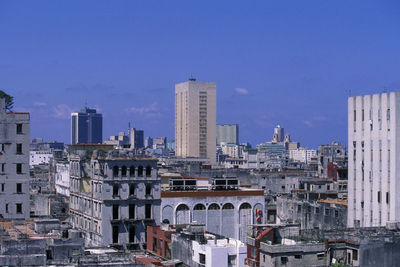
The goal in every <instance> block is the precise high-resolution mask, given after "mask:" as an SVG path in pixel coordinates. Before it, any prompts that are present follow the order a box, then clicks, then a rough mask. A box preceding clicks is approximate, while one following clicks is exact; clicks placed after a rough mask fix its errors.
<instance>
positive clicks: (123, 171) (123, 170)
mask: <svg viewBox="0 0 400 267" xmlns="http://www.w3.org/2000/svg"><path fill="white" fill-rule="evenodd" d="M126 171H127V169H126V166H122V168H121V176H126Z"/></svg>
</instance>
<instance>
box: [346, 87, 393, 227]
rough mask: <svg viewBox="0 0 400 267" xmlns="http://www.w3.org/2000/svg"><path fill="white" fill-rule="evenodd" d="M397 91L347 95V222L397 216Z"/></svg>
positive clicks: (364, 223)
mask: <svg viewBox="0 0 400 267" xmlns="http://www.w3.org/2000/svg"><path fill="white" fill-rule="evenodd" d="M399 129H400V93H399V92H392V93H383V94H375V95H365V96H356V97H349V99H348V144H349V153H348V158H349V160H348V177H349V180H348V203H349V206H348V221H347V222H348V226H349V227H356V226H361V227H371V226H384V225H386V223H387V222H388V221H399V220H400V195H399V192H400V182H399V181H400V177H399V175H400V162H399V159H400V157H399V156H398V154H399V152H400V133H399V132H398V131H399Z"/></svg>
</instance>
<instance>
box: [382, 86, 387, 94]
mask: <svg viewBox="0 0 400 267" xmlns="http://www.w3.org/2000/svg"><path fill="white" fill-rule="evenodd" d="M382 93H384V94H386V93H387V88H386V86H384V87H383V92H382Z"/></svg>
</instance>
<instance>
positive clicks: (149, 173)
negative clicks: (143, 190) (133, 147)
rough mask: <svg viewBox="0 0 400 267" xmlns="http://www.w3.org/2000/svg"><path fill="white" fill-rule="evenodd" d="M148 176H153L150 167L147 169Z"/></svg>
mask: <svg viewBox="0 0 400 267" xmlns="http://www.w3.org/2000/svg"><path fill="white" fill-rule="evenodd" d="M146 176H147V177H149V176H151V167H150V166H147V167H146Z"/></svg>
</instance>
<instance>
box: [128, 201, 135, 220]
mask: <svg viewBox="0 0 400 267" xmlns="http://www.w3.org/2000/svg"><path fill="white" fill-rule="evenodd" d="M129 219H135V204H129Z"/></svg>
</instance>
